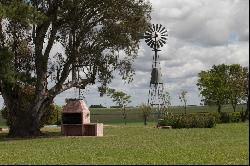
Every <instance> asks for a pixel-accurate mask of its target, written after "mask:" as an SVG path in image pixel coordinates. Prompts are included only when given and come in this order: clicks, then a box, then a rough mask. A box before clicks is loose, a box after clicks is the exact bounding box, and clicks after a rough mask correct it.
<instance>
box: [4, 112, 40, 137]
mask: <svg viewBox="0 0 250 166" xmlns="http://www.w3.org/2000/svg"><path fill="white" fill-rule="evenodd" d="M10 118H11V119H10V120H11V124H10V129H9V134H8V136H9V137H32V136H39V135H41V132H40V120H39V116H38V115H36V114H35V115H34V114H33V115H32V114H31V110H28V111H25V112H24V111H22V112H19V113H18V114H17V115H11V117H10Z"/></svg>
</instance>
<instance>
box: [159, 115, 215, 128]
mask: <svg viewBox="0 0 250 166" xmlns="http://www.w3.org/2000/svg"><path fill="white" fill-rule="evenodd" d="M159 125H160V126H172V127H173V128H212V127H214V126H215V125H216V120H215V117H214V116H213V115H212V114H179V115H173V114H172V115H167V116H165V118H164V119H162V120H160V122H159Z"/></svg>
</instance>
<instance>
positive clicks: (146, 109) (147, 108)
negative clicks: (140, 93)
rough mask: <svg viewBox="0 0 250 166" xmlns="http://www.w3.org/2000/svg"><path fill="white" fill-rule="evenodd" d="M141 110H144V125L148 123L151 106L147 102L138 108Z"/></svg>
mask: <svg viewBox="0 0 250 166" xmlns="http://www.w3.org/2000/svg"><path fill="white" fill-rule="evenodd" d="M138 110H139V111H140V112H142V116H143V120H144V125H147V120H148V118H149V116H150V114H151V107H150V105H147V104H145V103H143V104H141V105H140V106H139V108H138Z"/></svg>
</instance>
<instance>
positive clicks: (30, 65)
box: [0, 0, 151, 135]
mask: <svg viewBox="0 0 250 166" xmlns="http://www.w3.org/2000/svg"><path fill="white" fill-rule="evenodd" d="M150 12H151V5H150V3H149V2H148V1H144V0H95V1H92V0H29V1H27V0H7V1H6V0H0V21H1V24H0V25H1V26H0V55H1V57H0V59H1V65H2V66H1V69H0V92H1V93H2V95H3V98H4V103H5V104H6V107H7V108H8V109H9V110H10V114H11V117H13V119H15V120H16V119H19V118H18V117H20V114H19V112H22V114H24V111H25V110H30V111H28V112H25V114H26V115H25V116H24V117H27V118H29V119H31V120H28V119H26V121H27V124H26V126H25V125H23V127H21V128H20V127H19V126H20V125H17V124H18V123H19V122H18V121H19V120H17V122H15V124H14V123H13V126H11V127H10V135H32V133H33V134H34V133H35V131H39V129H38V128H37V127H33V128H31V127H29V126H39V124H38V123H39V121H40V119H41V116H42V115H43V113H44V111H42V110H44V108H45V107H46V106H48V105H49V104H50V103H51V102H52V101H53V99H54V97H55V96H56V95H58V94H60V93H61V92H63V91H65V90H68V89H70V88H72V87H78V88H82V89H84V88H85V87H86V86H87V85H89V84H95V83H97V82H99V83H100V88H99V90H100V91H101V92H102V89H104V88H105V87H106V86H107V85H108V84H109V83H110V82H111V80H112V79H113V77H114V75H113V73H114V71H118V72H119V73H120V75H121V76H122V78H123V79H124V80H128V81H132V76H133V74H134V70H133V68H132V63H133V61H134V59H135V58H136V56H137V51H138V48H139V41H140V36H139V34H140V33H143V32H144V31H145V30H146V29H147V27H148V25H149V21H150ZM56 45H61V46H62V47H63V52H57V51H53V48H55V47H56ZM6 71H7V72H6ZM27 89H29V91H27ZM27 92H29V93H27ZM25 95H26V96H29V97H27V98H26V99H27V100H26V101H25V102H24V103H26V104H25V105H23V104H21V103H20V101H22V100H23V97H24V96H25ZM24 98H25V97H24ZM13 103H14V104H13ZM24 117H23V118H24ZM28 121H29V122H28ZM20 123H21V120H20ZM14 125H15V127H14ZM24 126H25V127H24ZM26 128H27V129H26ZM20 130H23V132H22V133H20V132H19V131H20ZM25 131H26V132H25Z"/></svg>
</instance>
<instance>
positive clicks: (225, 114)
mask: <svg viewBox="0 0 250 166" xmlns="http://www.w3.org/2000/svg"><path fill="white" fill-rule="evenodd" d="M229 116H230V115H229V113H228V112H221V113H220V122H221V123H229V122H230V117H229Z"/></svg>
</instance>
